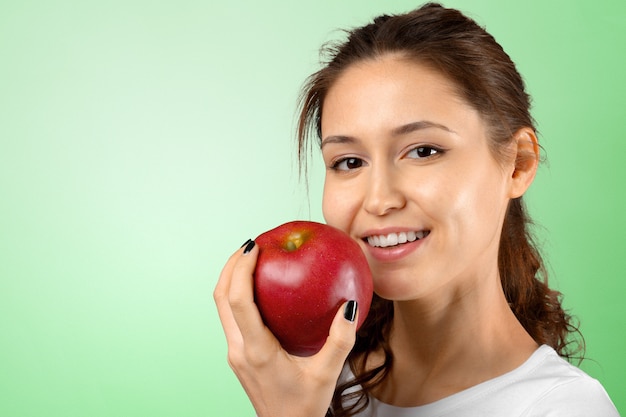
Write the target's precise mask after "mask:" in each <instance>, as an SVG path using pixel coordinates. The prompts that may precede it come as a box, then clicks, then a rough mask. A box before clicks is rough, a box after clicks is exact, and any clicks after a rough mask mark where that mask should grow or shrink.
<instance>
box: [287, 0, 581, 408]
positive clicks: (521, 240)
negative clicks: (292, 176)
mask: <svg viewBox="0 0 626 417" xmlns="http://www.w3.org/2000/svg"><path fill="white" fill-rule="evenodd" d="M325 52H326V53H327V54H328V56H329V59H328V60H327V61H326V62H325V65H324V66H323V68H322V69H321V70H319V71H318V72H316V73H314V74H313V75H311V76H310V77H309V78H308V80H307V82H306V84H305V86H304V88H303V93H302V96H301V103H300V117H299V123H298V132H297V133H298V150H299V152H298V157H299V160H300V163H301V167H302V166H304V169H305V171H306V157H307V152H308V151H309V150H310V149H311V147H312V141H311V137H312V136H314V137H316V138H317V140H318V141H319V140H320V139H321V122H322V112H323V106H324V99H325V96H326V94H327V93H328V90H329V89H330V88H331V87H332V85H333V83H334V82H335V81H336V80H337V78H338V77H339V76H340V75H341V74H342V73H343V71H345V70H346V68H348V67H349V66H350V65H352V64H353V63H356V62H359V61H363V60H372V59H376V58H378V57H381V56H383V55H386V54H400V55H401V56H403V57H406V58H408V59H411V60H414V61H415V62H419V63H420V64H422V65H428V66H429V67H431V68H434V69H436V70H437V71H440V72H441V73H442V74H443V75H445V76H446V77H448V78H449V79H450V80H451V81H453V83H454V84H455V85H456V87H457V88H458V93H459V94H460V96H461V97H463V98H464V99H465V100H466V101H467V103H469V104H470V105H472V106H473V107H474V108H475V109H476V110H477V111H479V113H480V114H481V116H482V117H483V119H484V120H485V122H486V124H487V126H488V128H489V138H490V147H491V150H492V152H493V153H494V155H495V156H496V157H498V158H499V159H501V160H502V159H504V158H505V157H506V156H507V155H506V149H507V145H508V144H509V143H510V141H511V140H512V137H513V134H514V133H515V132H517V131H518V130H519V129H521V128H524V127H530V128H532V129H535V126H534V121H533V119H532V117H531V115H530V97H529V95H528V94H527V93H526V91H525V85H524V81H523V79H522V77H521V76H520V74H519V72H518V71H517V69H516V67H515V64H514V63H513V61H512V60H511V58H510V57H509V56H508V55H507V54H506V52H505V51H504V50H503V49H502V47H501V46H500V45H499V44H498V43H497V42H496V40H495V39H494V38H493V37H492V36H491V35H490V34H489V33H487V32H486V31H485V29H483V28H482V27H481V26H479V25H478V24H477V23H476V22H475V21H473V20H472V19H470V18H468V17H466V16H464V15H463V14H462V13H461V12H459V11H457V10H454V9H447V8H444V7H442V6H441V5H439V4H436V3H428V4H425V5H424V6H422V7H420V8H418V9H416V10H414V11H412V12H409V13H406V14H402V15H394V16H388V15H383V16H380V17H377V18H375V19H374V21H373V22H372V23H371V24H368V25H365V26H363V27H360V28H357V29H354V30H352V31H350V32H348V38H347V40H346V41H344V42H342V43H339V44H336V45H330V46H327V47H326V49H325ZM530 225H531V222H530V219H529V218H528V216H527V214H526V210H525V206H524V204H523V201H522V198H521V197H520V198H516V199H513V200H511V201H510V203H509V207H508V211H507V214H506V217H505V220H504V226H503V230H502V236H501V239H500V249H499V254H498V265H499V271H500V277H501V281H502V287H503V289H504V293H505V295H506V298H507V300H508V302H509V304H510V306H511V309H512V310H513V312H514V313H515V316H516V317H517V319H518V320H519V321H520V323H521V324H522V325H523V326H524V328H525V329H526V331H527V332H528V333H529V334H530V335H531V336H532V337H533V338H534V340H535V341H536V342H537V343H538V344H547V345H549V346H552V347H553V348H554V349H555V350H556V351H557V352H558V353H559V355H561V356H562V357H565V358H567V359H572V358H573V357H575V356H574V355H576V354H577V353H581V354H582V351H583V350H584V345H583V341H582V338H579V339H577V340H578V342H577V343H574V344H573V345H574V346H572V339H571V338H570V335H571V334H572V333H576V334H578V335H579V336H580V333H579V332H578V329H577V327H576V326H575V325H574V324H573V323H572V320H571V317H570V316H569V315H568V314H567V313H566V312H565V311H564V310H563V308H562V305H561V294H560V293H559V292H557V291H554V290H552V289H550V288H549V287H548V285H547V274H546V270H545V268H544V266H543V262H542V259H541V255H540V254H539V252H538V250H537V247H536V245H535V243H534V242H533V239H532V236H531V234H530V230H529V228H530ZM392 317H393V304H392V302H391V301H388V300H384V299H382V298H380V297H378V296H376V295H375V296H374V301H373V303H372V307H371V310H370V313H369V315H368V318H367V320H366V321H365V323H364V324H363V326H362V328H361V329H360V331H359V332H358V334H357V341H356V344H355V347H354V349H353V351H352V352H351V354H350V356H349V357H348V363H349V364H350V367H351V368H352V370H353V372H354V374H355V376H356V380H355V381H349V382H347V383H345V384H340V385H339V386H338V387H337V389H336V391H335V395H334V397H333V402H332V404H331V408H330V409H329V412H328V415H329V416H350V415H354V414H355V413H356V412H358V411H359V410H360V409H362V408H364V407H365V406H366V405H367V402H368V399H367V396H366V393H367V391H368V390H369V389H371V388H372V387H373V386H375V385H377V384H378V383H380V382H381V381H382V380H383V379H384V378H385V376H386V375H387V373H388V371H389V369H390V368H391V365H392V362H393V356H392V354H391V351H390V349H389V346H388V334H389V328H390V323H391V319H392ZM380 349H382V350H383V352H385V362H384V364H383V365H381V366H380V367H378V368H376V369H372V370H368V371H367V372H365V370H364V369H363V367H362V366H361V365H362V364H363V363H365V360H366V358H367V355H368V354H369V353H370V352H372V351H374V350H380ZM356 385H360V386H361V387H362V389H361V390H358V391H357V392H353V393H351V394H343V393H344V391H345V390H346V389H347V388H350V387H352V386H356ZM346 400H350V401H346ZM346 402H348V403H349V404H351V405H349V406H347V405H346Z"/></svg>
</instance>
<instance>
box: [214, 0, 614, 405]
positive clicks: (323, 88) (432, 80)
mask: <svg viewBox="0 0 626 417" xmlns="http://www.w3.org/2000/svg"><path fill="white" fill-rule="evenodd" d="M327 52H328V61H327V62H326V63H325V65H324V67H323V68H322V69H321V70H320V71H318V72H316V73H315V74H313V75H312V76H311V77H310V78H309V79H308V81H307V83H306V84H305V87H304V90H303V95H302V106H301V113H300V118H299V126H298V132H299V137H298V140H299V155H300V158H301V161H306V149H309V148H310V147H311V146H310V145H311V142H312V141H314V140H315V141H317V144H318V145H319V147H320V148H321V153H322V157H323V160H324V164H325V166H326V176H325V183H324V190H323V198H322V211H323V214H324V218H325V219H326V221H327V222H328V224H330V225H332V226H335V227H337V228H339V229H341V230H343V231H344V232H346V233H348V234H349V235H350V236H351V237H352V238H353V239H354V240H355V241H356V242H357V243H358V244H359V245H360V247H361V249H362V250H363V252H364V253H365V255H366V258H367V260H368V264H369V267H370V269H371V272H372V276H373V281H374V292H375V294H376V295H375V298H374V301H373V303H372V309H371V311H370V313H369V315H368V317H367V319H366V320H365V322H364V324H363V326H362V328H361V329H360V330H359V331H358V332H355V328H354V325H353V323H349V322H347V321H346V320H342V319H341V316H340V315H337V317H336V318H335V321H334V324H333V327H332V328H331V331H330V334H329V336H328V339H327V341H326V344H325V345H324V347H323V348H322V350H321V351H320V352H319V353H318V354H316V355H314V356H312V357H310V358H307V359H302V358H294V357H292V356H290V355H288V354H286V352H284V351H283V350H282V349H280V348H277V344H276V343H275V339H274V338H273V337H272V336H271V335H270V334H268V332H267V331H266V330H265V329H264V328H263V326H258V325H257V326H255V325H253V324H254V323H257V324H258V323H259V319H258V312H257V310H256V308H254V305H253V300H252V298H251V297H248V298H247V299H246V298H245V297H243V298H242V297H241V294H242V289H244V288H249V286H250V281H251V279H252V272H253V270H254V267H255V263H256V259H257V256H258V251H250V252H247V253H243V252H241V251H239V252H237V253H236V254H235V255H233V257H231V259H230V260H229V262H228V263H227V265H226V267H225V268H224V270H223V272H222V275H221V276H220V281H219V284H218V287H217V288H216V292H215V299H216V302H217V305H218V309H219V311H220V317H221V318H222V324H223V326H224V330H225V332H226V337H227V340H228V341H229V357H230V358H231V361H230V363H231V366H232V368H233V369H234V371H235V373H236V374H237V376H238V377H239V379H240V381H241V383H242V384H243V385H244V387H245V388H246V392H247V393H248V395H249V397H250V399H251V401H252V403H253V405H254V406H255V409H256V411H257V413H258V415H259V416H272V417H277V416H293V415H306V416H320V417H321V416H323V415H326V416H359V417H367V416H369V417H375V416H378V417H383V416H384V417H390V416H391V417H393V416H429V415H439V416H450V417H452V416H488V415H493V416H500V415H503V414H506V415H509V416H528V415H537V416H539V415H554V416H568V417H570V416H588V415H602V416H617V415H618V413H617V411H616V409H615V407H614V406H613V404H612V402H611V400H610V399H609V397H608V396H607V394H606V392H605V391H604V388H603V387H602V386H601V385H600V383H599V382H598V381H597V380H595V379H593V378H591V377H590V376H589V375H587V374H585V373H584V372H582V371H581V370H580V369H578V368H576V367H575V366H574V365H572V364H571V363H569V362H568V360H569V359H573V358H575V357H577V356H581V355H583V354H584V351H583V350H584V349H583V343H582V340H581V339H580V338H579V337H578V336H579V335H580V334H579V332H578V329H577V328H576V326H575V325H574V324H573V322H572V320H571V318H570V316H569V315H568V314H567V313H566V312H565V310H564V308H563V306H562V304H561V294H560V293H559V292H557V291H555V290H553V289H551V288H550V287H549V286H548V284H547V276H546V272H545V269H544V267H543V261H542V258H541V255H540V253H539V251H538V249H537V248H536V246H535V245H534V242H533V240H532V238H531V236H530V233H529V227H528V225H529V218H528V216H527V215H526V211H525V206H524V203H523V200H522V199H523V195H524V194H525V193H526V191H527V190H528V188H529V187H530V185H531V183H532V182H533V180H534V178H535V173H536V171H537V166H538V163H539V160H540V155H539V144H538V139H537V135H536V133H535V126H534V123H533V120H532V117H531V115H530V110H529V108H530V97H529V95H528V94H527V93H526V89H525V85H524V82H523V80H522V77H521V76H520V74H519V72H518V71H517V69H516V66H515V64H514V63H513V62H512V60H511V59H510V57H509V56H508V55H507V54H506V53H505V52H504V50H503V49H502V47H501V46H500V45H499V44H498V43H497V42H496V41H495V39H494V38H493V37H492V36H491V35H489V34H488V33H487V32H486V31H485V30H484V29H483V28H482V27H480V26H479V25H477V24H476V23H475V22H474V21H473V20H471V19H469V18H467V17H466V16H464V15H463V14H461V13H460V12H458V11H457V10H454V9H446V8H444V7H442V6H440V5H438V4H426V5H424V6H423V7H421V8H419V9H416V10H414V11H412V12H409V13H406V14H402V15H395V16H388V15H383V16H380V17H378V18H376V19H375V20H374V21H373V22H372V23H370V24H368V25H365V26H363V27H360V28H357V29H354V30H352V31H350V32H349V33H348V38H347V40H345V41H343V42H342V43H340V44H338V45H336V46H334V47H331V48H330V49H329V50H328V51H327ZM355 333H356V335H355ZM270 376H271V378H270ZM267 381H271V382H270V383H268V382H267Z"/></svg>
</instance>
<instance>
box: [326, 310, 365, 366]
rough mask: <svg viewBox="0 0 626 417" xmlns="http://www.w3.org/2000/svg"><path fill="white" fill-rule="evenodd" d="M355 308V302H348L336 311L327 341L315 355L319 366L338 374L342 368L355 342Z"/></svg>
mask: <svg viewBox="0 0 626 417" xmlns="http://www.w3.org/2000/svg"><path fill="white" fill-rule="evenodd" d="M357 306H358V305H357V302H356V301H355V300H350V301H348V302H346V303H344V304H343V306H342V308H340V309H339V310H338V311H337V314H336V315H335V318H334V319H333V323H332V325H331V327H330V331H329V333H328V339H326V343H325V344H324V346H323V347H322V349H321V350H320V351H319V352H318V353H317V355H316V356H317V357H318V358H317V359H318V360H319V363H320V366H324V367H326V368H327V369H332V368H335V369H338V372H340V371H341V368H343V364H344V362H345V361H346V358H347V357H348V354H349V353H350V351H351V350H352V348H353V347H354V342H355V341H356V323H357V321H358V311H357Z"/></svg>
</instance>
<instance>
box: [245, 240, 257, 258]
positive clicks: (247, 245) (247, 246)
mask: <svg viewBox="0 0 626 417" xmlns="http://www.w3.org/2000/svg"><path fill="white" fill-rule="evenodd" d="M254 245H255V243H254V240H250V242H248V243H247V244H246V248H245V249H244V250H243V254H244V255H245V254H247V253H248V252H250V251H251V250H252V249H253V248H254Z"/></svg>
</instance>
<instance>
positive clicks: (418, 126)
mask: <svg viewBox="0 0 626 417" xmlns="http://www.w3.org/2000/svg"><path fill="white" fill-rule="evenodd" d="M424 129H440V130H444V131H446V132H450V133H455V134H456V132H455V131H454V130H452V129H450V128H449V127H447V126H445V125H442V124H440V123H435V122H430V121H428V120H420V121H417V122H412V123H407V124H405V125H402V126H399V127H396V128H394V129H393V130H392V131H391V133H392V135H393V136H402V135H406V134H408V133H412V132H416V131H418V130H424ZM355 142H357V140H356V139H355V138H353V137H352V136H345V135H333V136H327V137H325V138H324V139H323V140H322V143H321V144H320V149H322V148H324V146H325V145H327V144H329V143H340V144H344V143H355Z"/></svg>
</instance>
